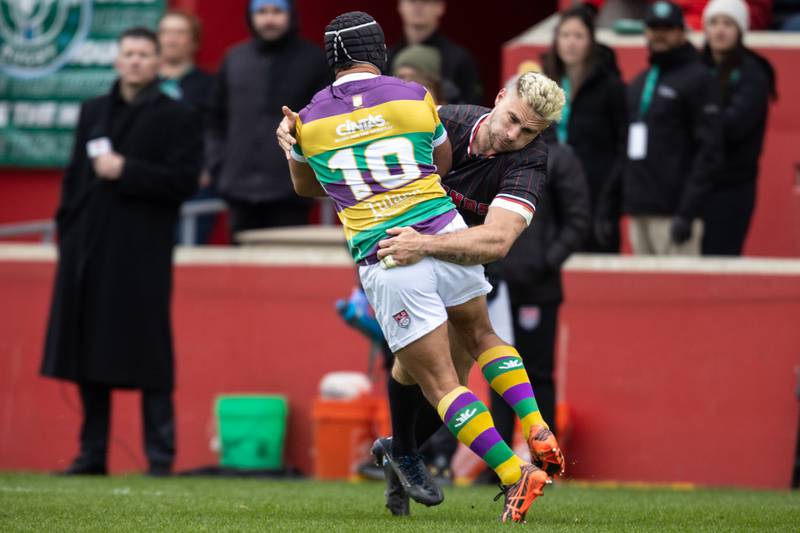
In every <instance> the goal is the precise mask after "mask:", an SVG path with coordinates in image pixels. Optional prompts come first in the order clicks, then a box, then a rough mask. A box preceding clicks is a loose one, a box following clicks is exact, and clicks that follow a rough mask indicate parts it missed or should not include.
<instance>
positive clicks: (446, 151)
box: [433, 139, 453, 176]
mask: <svg viewBox="0 0 800 533" xmlns="http://www.w3.org/2000/svg"><path fill="white" fill-rule="evenodd" d="M433 164H434V165H436V172H437V173H438V174H439V175H440V176H444V175H445V174H447V173H448V172H450V169H451V168H452V167H453V147H452V145H451V144H450V139H446V140H445V141H444V142H443V143H442V144H440V145H439V146H437V147H436V148H434V149H433Z"/></svg>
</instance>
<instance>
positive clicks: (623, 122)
mask: <svg viewBox="0 0 800 533" xmlns="http://www.w3.org/2000/svg"><path fill="white" fill-rule="evenodd" d="M543 64H544V72H545V74H547V76H548V77H550V78H551V79H553V80H556V81H557V82H558V83H559V85H560V86H561V88H562V89H563V90H564V94H565V96H566V97H567V103H566V104H565V106H564V110H563V112H562V120H561V122H559V123H558V124H557V126H556V132H557V133H558V138H559V141H560V142H561V143H567V144H569V145H570V146H571V147H572V148H573V149H574V150H575V153H576V155H577V156H578V158H579V159H580V161H581V163H582V166H583V169H584V171H585V173H586V178H587V181H588V184H589V194H590V198H591V208H592V215H593V219H594V220H596V221H597V225H598V228H597V229H596V230H595V231H593V232H590V235H589V237H588V238H587V239H586V242H585V244H584V246H583V250H585V251H588V252H601V253H617V252H619V241H620V238H619V225H618V224H617V223H616V221H617V220H618V219H619V206H618V205H617V206H611V205H609V204H606V207H607V208H609V209H610V208H612V207H613V209H610V212H604V213H598V212H597V208H598V202H599V198H600V195H601V192H602V191H603V190H604V189H605V188H606V187H608V186H609V182H611V181H613V180H615V179H616V180H619V175H620V173H621V172H622V170H623V168H624V164H625V141H626V139H627V129H628V117H627V107H626V103H625V85H624V84H623V83H622V81H621V80H620V79H619V75H618V73H617V71H616V70H615V68H614V65H615V63H614V62H613V61H611V62H609V60H608V55H607V53H606V52H605V51H604V49H603V48H601V46H600V45H599V44H598V43H597V42H596V41H595V36H594V22H593V19H592V17H591V16H590V14H589V12H588V11H587V10H586V8H584V7H583V6H579V7H576V8H572V9H570V10H568V11H565V12H564V13H562V15H561V19H560V20H559V23H558V25H557V26H556V29H555V33H554V36H553V45H552V46H551V48H550V50H549V51H548V52H547V53H546V54H545V56H544V58H543ZM599 226H603V230H602V231H601V230H600V227H599ZM595 235H602V239H601V240H602V243H601V242H598V240H597V239H596V238H595Z"/></svg>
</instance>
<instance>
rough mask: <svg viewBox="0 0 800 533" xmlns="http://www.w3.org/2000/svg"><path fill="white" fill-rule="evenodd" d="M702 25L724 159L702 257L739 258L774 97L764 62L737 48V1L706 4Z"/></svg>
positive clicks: (743, 19)
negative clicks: (718, 102)
mask: <svg viewBox="0 0 800 533" xmlns="http://www.w3.org/2000/svg"><path fill="white" fill-rule="evenodd" d="M703 25H704V28H705V34H706V46H705V50H704V51H703V60H704V61H705V64H706V66H707V67H708V68H709V69H710V70H711V72H712V74H713V75H714V76H715V77H716V78H717V80H718V83H719V87H720V95H721V99H722V123H723V132H724V154H725V163H724V165H723V166H722V167H721V168H720V170H719V172H717V173H716V174H715V175H714V177H713V180H712V187H711V192H710V193H709V196H708V199H707V200H706V202H705V205H704V207H703V224H704V232H703V254H704V255H741V253H742V247H743V245H744V240H745V237H746V236H747V229H748V228H749V226H750V219H751V218H752V216H753V209H754V207H755V203H756V177H757V176H758V158H759V156H760V155H761V148H762V146H763V144H764V131H765V129H766V123H767V110H768V109H767V108H768V104H769V99H770V95H771V94H774V92H775V85H774V83H775V81H774V74H773V72H772V68H771V67H770V66H769V64H768V63H767V62H766V60H764V59H762V58H760V57H759V56H757V55H756V54H755V53H754V52H752V51H751V50H749V49H747V48H745V46H744V44H743V43H742V36H743V34H744V32H745V31H747V28H748V25H749V17H748V7H747V4H746V3H745V2H744V1H743V0H714V1H712V2H710V3H709V4H708V5H707V6H706V9H705V11H704V13H703Z"/></svg>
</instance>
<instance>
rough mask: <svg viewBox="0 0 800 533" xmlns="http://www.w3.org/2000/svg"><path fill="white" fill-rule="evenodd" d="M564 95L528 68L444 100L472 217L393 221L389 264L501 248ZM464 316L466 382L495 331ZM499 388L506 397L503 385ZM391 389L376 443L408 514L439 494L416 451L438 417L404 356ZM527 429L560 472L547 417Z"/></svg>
mask: <svg viewBox="0 0 800 533" xmlns="http://www.w3.org/2000/svg"><path fill="white" fill-rule="evenodd" d="M563 104H564V96H563V93H562V92H561V90H560V89H559V88H558V87H557V85H555V84H554V83H552V82H550V80H547V79H546V78H545V77H544V76H543V75H541V74H535V73H527V74H524V75H522V76H520V77H519V78H517V79H515V80H514V81H513V82H512V84H510V86H509V87H506V88H504V89H502V90H501V91H500V92H499V93H498V95H497V97H496V100H495V107H494V108H493V109H488V108H483V107H479V106H460V105H456V106H443V107H441V108H440V109H439V116H440V118H441V120H442V123H443V124H444V126H445V129H446V130H447V133H448V136H449V137H450V141H451V144H452V150H453V166H452V169H451V170H450V172H449V173H448V174H447V175H445V176H444V177H443V178H442V184H443V185H444V187H445V189H446V190H447V192H448V194H449V195H450V197H451V198H452V199H453V201H454V203H455V204H456V207H457V208H458V210H459V212H460V213H461V214H462V216H463V217H464V219H465V220H466V221H467V223H468V224H471V225H472V227H470V228H469V229H466V230H463V231H458V232H453V233H450V234H446V235H431V236H428V235H421V234H419V233H417V232H416V231H415V230H414V229H413V228H409V227H404V228H392V229H390V230H388V231H387V233H388V234H389V238H387V239H385V240H384V241H382V242H381V245H380V246H381V249H380V251H379V257H381V259H382V260H383V263H384V265H385V266H387V267H389V268H391V267H395V266H405V265H410V264H414V263H416V262H418V261H420V260H422V259H423V258H424V257H433V258H436V259H439V260H443V261H448V262H452V263H458V264H462V265H481V264H485V263H489V262H492V261H496V260H498V259H501V258H502V257H504V256H505V255H506V254H507V253H508V251H509V249H510V248H511V245H512V244H513V243H514V241H515V240H516V239H517V237H518V236H519V235H520V234H521V232H522V231H523V230H524V229H525V228H526V227H527V226H528V225H529V224H530V223H531V220H532V218H533V215H534V213H535V210H536V205H537V203H538V201H539V198H540V196H541V194H542V191H543V188H544V184H545V180H546V172H547V171H546V168H547V146H546V144H545V142H544V140H543V139H542V138H541V137H540V133H541V132H542V131H544V130H545V129H546V128H547V127H548V126H549V125H550V124H551V123H552V122H553V121H554V120H557V119H558V117H559V115H560V111H561V107H562V106H563ZM291 130H292V124H290V123H289V121H288V120H287V121H285V122H284V123H282V125H281V127H280V128H279V130H278V132H277V134H278V139H279V143H280V144H281V146H282V147H283V148H284V149H285V150H289V149H290V148H291V145H292V144H293V143H294V139H293V137H292V131H291ZM460 318H462V320H460V322H462V323H463V322H471V323H473V324H476V326H475V327H473V328H472V329H471V330H470V331H460V330H459V331H457V332H455V335H451V339H452V340H456V341H457V343H458V348H456V349H454V350H453V361H454V365H455V366H456V370H457V371H458V374H459V377H460V378H461V379H462V382H465V381H466V376H467V375H468V373H469V369H470V368H471V366H472V363H473V358H474V357H475V356H476V354H477V353H480V350H479V349H477V347H478V346H481V345H483V344H484V343H485V342H486V338H487V336H493V335H494V331H493V330H492V327H491V324H490V323H489V322H488V320H486V321H485V323H481V322H480V321H469V320H463V317H460ZM451 331H453V329H451ZM517 357H518V356H517ZM513 362H514V361H512V363H513ZM479 363H481V360H480V359H479ZM505 364H506V363H503V362H501V360H500V358H496V357H495V358H492V357H490V358H488V359H486V360H485V362H484V364H481V366H482V370H483V371H484V375H486V377H487V380H489V378H490V377H491V376H495V374H493V373H492V372H493V371H492V368H502V369H503V370H504V371H505V370H506V368H503V366H502V365H505ZM498 365H500V366H498ZM490 367H492V368H490ZM507 377H508V378H510V377H511V376H507ZM503 379H506V378H503ZM489 381H490V385H492V386H493V388H496V387H497V383H495V382H496V381H502V380H497V379H495V380H494V381H492V380H489ZM501 388H504V387H502V386H501ZM510 388H513V387H510ZM498 392H499V393H500V394H501V395H503V396H504V397H505V395H506V394H505V393H504V392H503V391H498ZM509 394H511V393H509ZM389 399H390V405H391V409H392V426H393V432H394V438H393V439H379V440H378V441H376V445H375V447H374V448H373V451H374V453H375V454H376V456H377V458H378V459H380V460H382V461H383V462H384V464H387V463H388V465H389V466H391V469H387V474H389V475H388V477H387V481H388V483H389V490H388V491H387V498H388V502H387V506H388V507H389V508H390V510H391V511H392V512H393V513H394V514H407V512H408V504H407V501H408V496H409V495H410V496H411V497H412V498H414V499H415V500H416V501H418V502H420V503H423V504H426V505H436V504H438V503H440V502H441V501H442V500H443V496H442V493H441V490H440V489H439V488H438V487H437V486H436V484H435V483H434V482H433V480H432V479H431V478H430V476H429V474H428V472H427V469H426V468H425V466H424V464H423V463H422V461H421V459H420V458H419V455H418V453H417V447H418V444H419V445H421V444H422V443H423V442H424V440H426V439H427V437H428V436H430V435H432V434H433V433H434V432H435V431H436V430H437V429H438V428H439V427H440V426H441V423H442V422H441V418H440V416H439V414H437V412H436V410H435V409H434V408H433V407H432V406H430V404H428V403H427V402H426V401H425V399H424V397H423V396H422V394H421V392H420V391H419V387H417V386H416V385H414V381H413V379H412V378H411V376H410V375H409V374H408V373H407V372H406V371H405V370H404V369H403V368H402V365H400V363H398V362H396V363H395V367H394V368H393V370H392V375H391V377H390V383H389ZM510 403H511V402H510ZM515 410H516V409H515ZM536 411H537V412H538V408H536ZM518 414H519V413H518ZM521 418H523V417H522V416H521ZM524 418H528V417H524ZM523 426H525V420H524V419H523ZM526 429H527V430H528V431H526V440H527V442H528V445H529V447H530V448H531V454H532V457H533V459H534V460H536V461H538V463H539V464H540V465H541V467H542V468H543V469H545V470H547V471H548V473H550V474H556V473H560V472H563V468H564V459H563V456H562V455H561V453H560V450H559V449H558V445H557V443H556V440H555V438H554V437H553V435H552V433H551V432H550V431H549V429H548V427H547V424H546V423H544V422H543V421H542V420H541V417H540V416H539V417H538V422H534V423H532V424H529V426H528V427H527V428H526ZM392 474H395V475H392ZM523 519H524V517H523Z"/></svg>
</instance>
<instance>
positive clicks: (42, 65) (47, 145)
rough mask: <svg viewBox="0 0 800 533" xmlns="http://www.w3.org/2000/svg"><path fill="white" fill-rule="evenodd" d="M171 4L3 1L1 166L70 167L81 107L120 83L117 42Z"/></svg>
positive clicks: (153, 0) (152, 22) (156, 0)
mask: <svg viewBox="0 0 800 533" xmlns="http://www.w3.org/2000/svg"><path fill="white" fill-rule="evenodd" d="M165 3H166V0H116V1H115V0H0V166H17V167H63V166H65V165H66V164H67V162H68V161H69V156H70V151H71V150H72V141H73V131H74V129H75V126H76V124H77V121H78V112H79V110H80V104H81V102H83V101H84V100H86V99H88V98H92V97H94V96H98V95H100V94H103V93H105V92H107V91H108V90H109V88H110V87H111V84H112V82H113V81H114V79H115V78H116V74H115V73H114V69H113V63H114V57H115V56H116V53H117V37H119V34H120V33H122V31H124V30H125V29H127V28H129V27H132V26H145V27H147V28H150V29H155V28H156V26H157V24H158V19H159V17H160V16H161V14H162V13H163V12H164V8H165Z"/></svg>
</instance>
